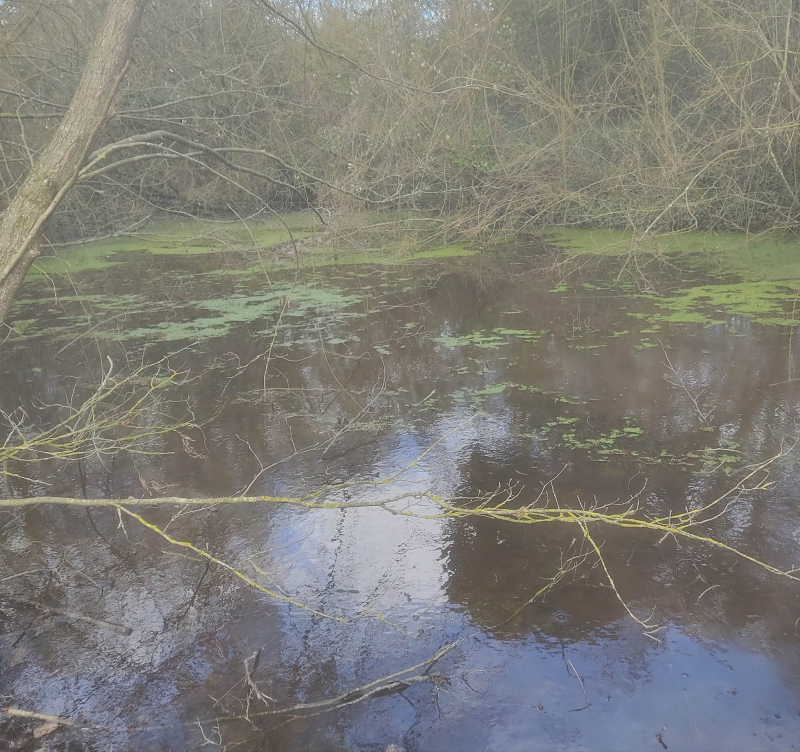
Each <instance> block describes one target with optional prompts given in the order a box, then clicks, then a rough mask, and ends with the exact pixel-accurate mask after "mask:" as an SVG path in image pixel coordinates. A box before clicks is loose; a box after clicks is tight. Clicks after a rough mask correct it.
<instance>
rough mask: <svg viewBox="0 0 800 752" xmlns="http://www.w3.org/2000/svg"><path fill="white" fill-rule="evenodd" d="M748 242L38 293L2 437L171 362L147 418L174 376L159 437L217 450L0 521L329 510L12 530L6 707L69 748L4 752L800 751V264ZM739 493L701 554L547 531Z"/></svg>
mask: <svg viewBox="0 0 800 752" xmlns="http://www.w3.org/2000/svg"><path fill="white" fill-rule="evenodd" d="M618 240H619V238H617V241H618ZM735 240H736V239H735V238H734V239H732V238H730V237H726V238H723V239H721V240H719V243H720V244H722V245H723V246H725V247H723V248H721V249H720V250H719V251H717V252H716V253H712V249H711V242H710V241H709V239H708V236H706V237H705V238H703V239H702V240H699V239H698V238H697V237H688V238H686V237H684V238H681V237H676V238H672V239H671V241H670V243H671V247H670V249H669V250H668V251H666V252H664V253H659V254H657V255H655V256H649V255H647V256H645V255H642V256H641V257H640V256H639V255H638V254H637V255H636V256H635V257H631V256H628V255H626V254H624V255H623V256H619V255H617V254H613V253H607V252H600V253H591V252H590V251H591V248H588V246H589V245H591V243H588V242H586V241H587V236H585V235H584V236H582V237H581V236H579V235H577V234H563V233H562V234H561V235H560V236H557V237H556V236H554V237H551V238H549V239H548V238H547V237H545V238H541V237H540V238H539V239H535V238H534V239H527V240H525V241H520V242H519V243H517V244H515V245H514V247H513V248H506V249H503V248H500V249H485V250H484V251H483V252H480V253H476V252H475V251H477V250H478V249H477V247H476V248H467V247H461V246H458V247H451V248H449V249H445V250H444V251H442V252H439V253H437V252H429V253H421V254H411V255H410V256H409V255H406V256H404V257H403V258H402V259H399V258H394V259H390V258H383V259H382V258H367V257H361V258H355V257H351V256H347V255H342V254H336V255H335V257H334V256H324V255H320V256H316V257H313V258H311V259H310V260H307V262H306V263H303V264H301V265H300V267H297V268H293V266H292V264H283V265H281V264H278V265H274V264H273V265H269V264H265V263H264V260H263V259H261V258H257V259H254V258H253V256H252V254H249V253H230V254H220V253H212V252H208V247H207V246H204V245H203V244H195V245H194V246H192V247H195V248H200V249H201V251H200V252H198V253H192V252H191V251H190V250H189V244H187V252H186V253H180V252H176V246H175V244H174V243H169V244H164V248H161V249H159V248H156V249H153V248H146V249H145V248H141V249H139V248H136V247H135V246H136V243H134V242H128V241H126V243H125V244H123V245H124V247H123V246H106V247H105V248H104V247H102V246H101V247H91V248H89V249H84V251H80V252H73V253H83V254H84V256H82V257H81V256H79V255H76V256H70V255H69V254H64V258H65V259H67V260H68V259H70V258H73V259H75V260H76V261H75V265H74V267H73V268H72V271H73V273H72V274H71V275H69V276H62V275H61V273H60V272H61V271H63V270H54V269H52V268H49V269H48V268H47V264H48V263H49V264H50V265H51V266H52V265H53V264H57V263H62V262H51V261H47V262H45V263H44V265H43V266H42V267H41V268H40V270H39V271H37V272H35V273H34V274H33V275H32V276H31V278H30V279H29V280H28V281H27V283H26V286H25V289H24V291H23V298H24V299H23V300H21V301H20V302H19V303H18V305H17V307H16V309H15V312H14V315H13V316H12V318H11V320H10V321H9V324H10V326H11V332H10V333H9V334H8V336H7V337H6V338H5V340H4V342H3V344H2V346H1V347H2V350H0V352H1V353H2V358H1V359H0V409H2V410H3V411H4V412H5V414H6V415H7V416H8V417H9V418H10V419H11V420H12V421H21V423H20V426H21V430H23V428H24V431H27V432H28V433H30V432H35V431H41V430H47V429H48V428H49V427H52V426H53V425H54V424H55V423H56V422H57V416H62V417H63V415H64V410H65V408H64V407H63V406H65V405H67V404H72V405H76V404H79V403H80V401H81V400H82V399H85V398H86V397H87V396H89V395H91V394H92V393H94V392H95V390H96V389H97V386H98V384H99V383H100V382H101V381H102V379H103V377H104V374H107V373H108V370H109V368H110V369H111V370H112V372H113V373H114V374H117V373H120V374H121V373H125V372H131V371H135V370H136V368H138V367H140V366H142V365H143V364H144V365H148V364H156V365H151V369H150V370H149V371H147V373H148V374H149V375H148V376H147V378H141V379H140V381H141V383H142V384H144V385H145V388H148V387H147V385H148V384H150V386H152V384H154V383H157V381H154V380H157V379H159V378H162V377H164V375H165V374H175V373H176V372H178V373H179V374H180V377H179V378H176V379H175V382H174V384H170V385H169V386H168V387H167V388H166V390H165V393H164V396H163V397H157V398H154V399H153V400H151V401H150V402H148V403H147V405H146V407H145V408H144V409H143V410H142V411H140V412H139V413H136V417H135V420H136V422H137V424H140V425H142V426H149V427H151V428H153V427H155V428H157V427H158V426H159V425H160V424H161V423H163V422H164V421H167V422H169V421H170V420H172V421H179V420H183V417H185V416H186V415H189V416H190V421H189V422H190V423H191V424H192V425H188V426H185V427H183V428H181V429H179V430H176V431H171V432H167V433H164V434H160V433H158V432H157V431H156V432H155V435H153V436H151V437H150V439H149V440H148V442H147V444H146V445H145V446H143V447H142V448H141V451H137V452H126V451H121V452H119V453H116V452H114V453H110V454H106V455H104V456H102V457H100V458H97V457H89V458H85V459H82V460H81V461H78V462H59V461H56V460H47V459H45V460H44V461H42V462H36V463H21V462H19V463H16V464H14V463H9V464H8V466H7V467H6V468H5V476H4V478H3V481H2V482H3V485H2V486H0V488H2V491H0V495H2V497H3V498H5V499H14V498H29V497H36V496H43V495H48V496H66V497H76V498H78V499H80V498H89V499H97V498H99V499H130V498H131V497H133V498H135V499H146V498H149V497H161V496H174V497H186V498H205V497H229V496H234V495H239V494H245V495H247V496H270V497H289V498H293V499H297V498H298V497H303V496H307V495H312V502H311V503H317V502H318V501H325V502H330V503H331V504H330V507H331V508H318V509H309V508H302V507H300V506H297V505H296V504H291V503H274V502H264V503H241V502H239V503H220V504H217V505H214V506H211V507H207V506H198V505H183V506H181V505H175V504H173V505H167V506H163V505H162V506H157V507H149V506H128V507H126V508H127V509H129V510H130V511H133V512H134V514H135V515H138V516H131V515H130V514H125V513H123V511H121V510H117V509H116V508H108V507H104V506H94V507H68V506H62V505H53V504H45V505H41V504H40V505H30V506H25V507H21V508H15V507H4V508H3V509H2V510H0V536H2V538H1V539H2V545H1V546H0V562H1V563H2V569H0V614H1V615H2V621H0V645H2V663H1V664H0V694H2V696H3V704H4V705H5V706H7V707H12V708H15V709H22V710H26V711H30V712H33V713H38V714H42V716H53V717H57V718H58V719H61V721H63V722H64V723H61V724H56V723H55V722H54V721H53V720H52V719H51V720H50V721H48V719H46V718H38V719H36V718H24V717H20V716H19V715H13V716H11V717H9V716H8V715H6V716H2V715H0V736H1V737H3V738H4V739H5V744H7V745H8V746H7V748H9V749H25V750H27V749H30V750H33V749H40V748H48V749H50V748H52V749H69V750H80V749H87V750H88V749H91V750H100V749H104V750H105V749H112V748H113V749H129V750H140V749H141V750H178V749H199V748H200V747H201V746H203V745H206V747H204V748H212V749H213V748H224V749H227V750H232V749H237V750H238V749H242V750H272V749H274V750H291V751H294V750H318V749H329V750H374V751H375V752H379V751H380V752H383V751H384V750H387V748H388V749H392V750H395V752H396V751H397V749H398V748H402V749H405V750H407V751H408V752H412V750H420V751H422V750H459V751H461V750H503V751H504V752H506V751H508V750H530V749H554V750H556V749H558V750H562V749H563V750H611V749H619V750H645V749H649V750H655V751H656V752H657V751H658V750H660V749H662V748H663V749H666V748H672V749H680V750H690V749H692V750H718V749H736V750H765V749H790V748H794V747H795V746H796V745H798V743H800V742H798V739H800V651H799V650H798V640H799V639H800V637H799V635H800V599H798V595H800V582H797V581H796V580H794V579H792V577H787V576H785V575H781V574H779V573H775V572H773V571H768V570H767V569H765V568H764V567H762V566H760V565H759V562H763V563H767V564H768V565H770V566H772V567H774V568H777V570H780V571H782V572H789V573H790V574H791V570H792V567H794V566H795V565H797V564H800V557H799V556H798V544H799V543H800V506H798V491H797V489H798V488H800V464H798V456H800V455H798V451H800V449H798V450H796V451H794V452H793V451H792V447H793V445H794V442H795V441H796V439H797V438H798V420H799V419H800V389H798V383H799V382H798V380H797V379H798V378H800V357H799V356H798V350H799V349H800V343H799V342H795V343H792V338H793V335H794V333H795V329H794V320H795V307H796V302H797V298H798V292H797V290H798V284H797V282H796V281H795V280H797V279H798V278H800V246H798V245H797V243H796V242H794V241H791V240H780V241H774V240H769V241H764V243H763V244H762V245H761V246H759V244H758V243H757V242H756V243H755V244H753V245H748V246H747V247H746V248H744V249H742V248H738V247H737V249H736V250H732V251H730V258H731V259H734V260H735V263H734V262H733V261H731V262H730V263H727V262H726V261H725V253H726V252H727V251H728V246H733V245H735V242H734V241H735ZM176 242H178V241H176ZM581 242H583V244H584V247H583V248H581V247H580V244H581ZM591 242H596V238H595V239H594V240H592V241H591ZM603 242H604V243H605V244H606V245H608V243H610V242H611V241H609V240H608V239H605V240H604V241H603ZM682 244H683V245H682ZM554 253H555V254H556V255H553V254H554ZM759 254H762V255H759ZM80 258H83V259H84V263H83V266H81V264H80V263H78V259H80ZM793 265H794V266H793ZM54 271H58V272H59V273H58V274H55V275H54V273H53V272H54ZM795 272H798V273H797V274H795ZM798 313H800V312H798ZM793 345H794V346H793ZM109 364H110V365H109ZM148 379H154V380H150V381H148ZM20 408H21V409H22V410H23V411H24V412H21V411H20ZM87 420H88V418H87ZM23 424H24V425H23ZM122 425H127V424H125V423H122ZM5 428H7V426H4V430H5ZM12 438H13V435H12ZM4 439H5V435H2V436H0V442H2V440H4ZM779 455H780V456H779ZM770 460H772V461H771V462H769V461H770ZM766 462H769V464H768V465H767V466H766V467H762V468H761V469H758V468H759V466H760V465H761V464H762V463H766ZM754 471H755V472H754ZM748 476H750V477H749V479H747V480H745V481H744V483H743V484H742V479H743V478H747V477H748ZM729 491H732V493H730V494H728V495H727V496H724V498H723V501H722V502H720V503H719V504H718V505H716V506H715V507H714V508H713V511H712V512H711V513H708V514H706V519H707V522H706V523H705V524H703V525H702V526H696V527H693V528H692V530H693V532H694V533H696V534H697V538H686V537H682V536H680V535H673V534H670V533H669V532H667V533H666V534H665V533H664V532H663V531H661V530H652V529H646V528H642V527H633V528H631V527H624V526H620V525H618V524H606V523H603V522H597V523H592V524H589V525H587V526H585V527H584V526H582V525H580V524H577V523H576V522H574V520H570V519H569V515H566V516H564V517H562V518H559V519H556V520H555V521H554V522H553V523H552V524H547V525H545V524H524V523H525V521H526V520H527V518H526V517H524V512H525V510H524V509H522V508H523V507H528V506H529V505H534V506H533V507H531V508H532V509H535V508H536V506H538V507H547V508H550V509H558V508H563V509H584V510H599V511H601V512H602V511H603V510H604V509H606V510H607V512H608V514H609V515H615V514H616V515H619V514H620V510H621V509H634V511H635V514H634V516H636V517H637V518H638V519H642V520H656V519H657V520H662V521H663V520H671V519H673V517H676V516H678V515H681V514H686V513H687V510H693V509H699V508H702V507H704V505H707V504H709V503H710V502H712V501H714V500H715V499H718V498H720V497H723V495H725V494H726V493H727V492H729ZM315 494H317V495H315ZM393 499H394V500H395V501H391V500H393ZM501 501H504V502H505V504H506V509H509V510H511V513H510V514H509V515H508V516H507V517H506V518H498V517H496V516H495V517H493V516H492V515H490V514H463V515H459V514H452V513H451V514H442V506H441V505H442V503H445V504H449V505H458V506H459V508H464V507H467V508H474V507H476V506H477V505H478V504H479V503H483V504H484V505H485V506H484V510H486V509H487V508H488V506H491V505H495V506H496V505H497V504H499V503H500V502H501ZM360 504H363V505H362V506H359V505H360ZM368 504H377V506H368ZM381 504H382V505H383V506H381ZM609 504H616V505H617V506H612V507H608V508H606V507H605V505H609ZM336 505H339V506H342V505H344V506H348V505H349V508H346V509H342V508H337V507H336ZM620 505H621V506H620ZM451 509H452V507H451ZM390 510H394V511H395V512H397V511H408V512H410V513H411V516H408V515H405V516H404V515H401V514H392V513H391V511H390ZM515 510H521V511H519V512H515ZM145 522H146V523H147V525H145V524H143V523H145ZM584 533H585V534H584ZM703 537H708V538H713V539H714V540H715V541H718V542H719V543H722V544H723V546H719V545H713V544H709V543H706V542H704V541H703V540H701V538H703ZM592 542H593V543H595V544H596V545H597V547H598V549H599V552H600V554H601V556H600V557H598V555H597V554H598V551H596V550H594V548H593V547H592ZM180 543H191V546H185V545H180ZM742 554H743V555H742ZM746 557H750V559H748V558H746ZM753 560H756V561H753ZM559 573H560V574H559ZM792 576H793V575H792ZM553 578H556V580H555V581H554V580H553ZM611 583H613V586H614V587H612V585H611ZM548 584H550V585H552V587H551V588H550V589H547V586H548ZM543 589H544V590H545V592H543V593H540V591H542V590H543ZM537 593H540V594H539V595H538V597H535V596H537ZM642 622H643V623H645V624H646V626H643V624H642ZM445 647H446V648H447V650H446V651H442V648H445ZM437 651H441V653H442V654H441V655H439V654H438V653H437ZM433 658H438V659H437V660H435V661H433V660H432V659H433ZM379 679H383V681H382V682H379V683H378V684H375V685H373V684H372V683H373V682H375V681H376V680H379ZM398 682H401V683H398ZM326 700H327V701H330V702H329V704H327V705H326V704H324V702H323V701H326ZM320 702H322V703H323V704H320V705H314V703H320ZM297 706H303V707H297ZM309 706H310V707H309ZM67 722H70V723H71V724H72V725H68V724H67ZM47 745H50V746H49V747H48V746H47ZM215 745H216V746H215ZM391 745H396V747H391Z"/></svg>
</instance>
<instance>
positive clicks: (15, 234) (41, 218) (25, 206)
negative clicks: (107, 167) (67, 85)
mask: <svg viewBox="0 0 800 752" xmlns="http://www.w3.org/2000/svg"><path fill="white" fill-rule="evenodd" d="M145 2H146V0H108V4H107V6H106V10H105V15H104V17H103V24H102V28H101V29H100V32H99V34H98V37H97V42H96V43H95V46H94V49H93V50H92V53H91V55H90V56H89V60H88V61H87V63H86V68H85V69H84V71H83V76H81V80H80V83H79V84H78V88H77V89H76V90H75V94H74V95H73V97H72V102H71V104H70V106H69V109H68V110H67V111H66V113H65V115H64V118H63V119H62V121H61V123H60V125H59V126H58V128H57V129H56V132H55V134H54V135H53V139H52V140H51V142H50V143H49V144H48V145H47V146H46V147H45V149H44V151H43V152H42V154H41V156H40V157H39V159H38V160H37V162H36V164H35V165H34V166H33V168H32V169H31V172H30V174H29V175H28V177H27V178H26V179H25V182H24V183H23V184H22V187H21V188H20V189H19V192H18V193H17V195H16V196H15V197H14V199H13V200H12V201H11V203H10V204H9V206H8V209H7V210H6V212H5V215H4V216H3V218H2V222H0V324H2V322H3V320H4V319H5V317H6V315H7V314H8V309H9V308H10V307H11V303H12V302H13V300H14V296H15V295H16V293H17V291H18V290H19V288H20V285H21V284H22V280H23V279H24V278H25V274H26V273H27V271H28V269H29V268H30V265H31V264H32V263H33V261H34V259H35V258H36V257H37V256H38V255H39V252H40V248H39V240H40V233H41V230H42V227H43V225H44V223H45V221H46V220H47V218H48V217H49V216H50V215H51V214H52V213H53V212H54V211H55V209H56V207H57V206H58V204H59V202H60V201H61V199H62V198H63V197H64V195H65V194H66V193H67V191H68V190H69V189H70V188H71V187H72V185H73V184H74V182H75V180H76V179H77V177H78V171H79V170H80V168H81V165H82V163H83V161H84V159H85V158H86V155H87V153H88V152H89V149H90V148H91V145H92V141H93V140H94V137H95V134H96V133H97V131H98V129H99V128H100V126H101V125H102V124H103V121H104V120H105V117H106V115H107V113H108V109H109V107H110V106H111V100H112V99H113V97H114V93H115V91H116V89H117V86H118V85H119V82H120V81H121V80H122V76H123V75H124V72H125V68H126V66H127V64H128V57H129V55H130V50H131V44H132V42H133V38H134V36H135V34H136V29H137V28H138V24H139V19H140V17H141V14H142V9H143V8H144V4H145Z"/></svg>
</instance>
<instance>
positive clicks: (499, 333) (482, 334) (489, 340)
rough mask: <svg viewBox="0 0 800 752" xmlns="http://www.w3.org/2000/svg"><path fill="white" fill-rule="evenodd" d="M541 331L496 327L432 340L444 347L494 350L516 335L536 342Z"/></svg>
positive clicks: (527, 340)
mask: <svg viewBox="0 0 800 752" xmlns="http://www.w3.org/2000/svg"><path fill="white" fill-rule="evenodd" d="M541 336H542V332H541V331H537V330H533V329H506V328H504V327H496V328H494V329H489V330H486V331H479V332H473V333H472V334H463V335H460V336H457V337H434V338H433V341H434V342H437V343H439V344H440V345H444V346H445V347H469V346H472V347H480V348H483V349H485V350H496V349H497V348H499V347H502V346H503V345H505V344H507V341H508V340H507V338H508V337H517V338H518V339H522V340H524V341H526V342H538V341H539V339H540V338H541Z"/></svg>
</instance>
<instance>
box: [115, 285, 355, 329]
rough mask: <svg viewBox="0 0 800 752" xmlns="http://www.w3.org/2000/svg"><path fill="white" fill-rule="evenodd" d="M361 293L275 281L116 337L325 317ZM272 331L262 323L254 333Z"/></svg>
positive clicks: (271, 327)
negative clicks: (180, 317) (278, 317)
mask: <svg viewBox="0 0 800 752" xmlns="http://www.w3.org/2000/svg"><path fill="white" fill-rule="evenodd" d="M360 300H361V297H360V296H358V295H350V294H346V293H344V292H342V291H341V290H338V289H335V288H315V287H308V286H304V285H296V286H291V285H279V286H275V287H273V289H271V290H268V291H262V292H258V293H250V294H242V293H239V294H233V295H229V296H226V297H222V298H209V299H207V300H202V301H198V302H196V303H193V304H192V307H193V308H194V311H193V312H192V314H191V316H190V317H188V318H186V319H184V320H170V321H161V322H159V323H156V324H153V325H149V326H148V325H144V326H140V327H137V328H135V329H130V330H127V331H125V332H122V333H120V334H119V335H118V337H117V338H119V339H140V338H146V339H149V340H154V339H155V340H159V341H165V342H174V341H177V340H183V339H206V338H209V337H219V336H221V335H224V334H227V333H228V332H230V331H231V330H232V329H233V328H234V327H236V326H239V325H241V324H248V323H252V322H256V321H258V320H259V319H264V318H267V317H274V315H276V314H278V313H281V312H282V315H283V316H287V315H291V316H297V317H306V316H311V315H312V314H313V315H314V316H315V317H316V318H315V320H316V321H317V322H319V321H320V320H325V317H326V315H330V314H336V313H338V312H341V311H342V309H344V308H347V307H349V306H352V305H354V304H356V303H358V302H359V301H360ZM272 331H274V324H273V325H272V326H270V325H268V324H264V325H263V326H262V327H258V328H257V330H256V332H255V333H260V334H267V333H270V332H272Z"/></svg>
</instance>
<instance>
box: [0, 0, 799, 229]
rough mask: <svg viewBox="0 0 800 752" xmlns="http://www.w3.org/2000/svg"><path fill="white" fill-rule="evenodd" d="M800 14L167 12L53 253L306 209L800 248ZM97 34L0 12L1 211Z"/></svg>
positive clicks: (17, 4)
mask: <svg viewBox="0 0 800 752" xmlns="http://www.w3.org/2000/svg"><path fill="white" fill-rule="evenodd" d="M795 5H798V3H797V0H739V2H733V1H730V0H580V1H578V0H491V1H490V0H485V1H484V2H481V1H479V0H428V1H423V0H335V1H333V0H299V1H298V2H292V3H289V2H276V3H270V2H267V1H266V0H203V2H198V0H153V1H152V2H151V4H150V6H149V8H148V9H147V12H146V14H145V18H144V22H143V25H142V28H141V29H140V32H139V34H138V38H137V41H136V45H135V49H134V53H133V58H132V62H131V65H130V68H129V70H128V72H127V75H126V77H125V79H124V81H123V82H122V84H121V85H120V88H119V91H118V93H117V96H116V99H115V104H114V108H113V112H112V114H111V116H110V117H109V119H108V122H107V123H106V124H105V126H104V129H103V133H102V134H100V137H101V139H102V143H104V144H105V143H116V144H118V146H117V147H115V148H114V149H113V150H111V151H109V153H107V154H95V155H91V156H90V158H89V160H88V161H87V166H86V167H85V168H84V171H83V174H82V175H81V177H80V178H79V180H78V182H77V184H76V186H75V189H74V190H73V191H71V192H70V194H69V195H68V196H67V198H66V199H65V201H64V202H63V203H62V204H61V206H60V207H59V209H58V211H57V212H56V214H55V215H54V217H53V219H52V221H51V222H50V224H49V226H48V229H47V238H48V240H50V241H52V242H56V241H63V240H67V239H73V238H76V237H91V236H96V235H102V234H104V233H106V232H110V231H113V230H118V229H120V228H125V227H135V226H137V224H136V223H140V222H143V221H144V220H145V219H146V218H148V217H151V216H159V215H161V214H163V213H165V212H169V213H173V214H175V215H176V216H179V217H187V216H220V215H224V216H233V215H238V216H241V217H246V216H252V215H256V214H258V213H263V212H265V211H266V210H267V207H268V208H269V209H271V210H278V209H293V208H300V207H305V206H309V205H311V206H315V207H318V208H325V209H330V210H331V211H334V212H336V211H339V210H348V211H349V210H359V209H370V208H375V207H384V208H392V209H394V208H397V209H421V210H427V211H431V212H435V213H436V214H437V216H440V217H441V218H442V220H443V222H445V223H446V224H447V225H448V227H449V228H450V230H451V232H453V233H458V234H461V235H463V236H465V237H472V236H475V235H478V234H483V233H510V232H516V231H518V230H519V229H520V228H524V227H530V226H532V225H534V224H538V223H555V224H572V225H582V226H588V227H630V228H634V229H635V230H637V232H640V233H644V232H651V231H656V230H658V231H665V230H677V229H688V228H701V229H749V230H759V229H763V228H768V227H784V228H795V227H797V225H798V223H799V222H800V207H798V201H797V196H798V186H800V155H798V153H797V145H796V143H797V132H798V125H799V124H800V122H799V121H800V69H798V61H797V53H798V42H799V41H800V27H799V26H798V19H797V17H796V16H797V15H800V7H795ZM101 15H102V6H101V4H99V3H97V2H95V0H37V1H36V2H31V0H6V2H3V3H2V4H0V209H2V208H4V207H5V205H7V203H8V201H9V200H10V198H11V197H12V196H13V195H14V192H15V190H16V187H17V186H18V185H19V182H20V180H21V179H23V178H24V176H25V175H26V174H27V172H28V170H29V169H30V166H31V164H32V162H33V160H34V159H35V157H36V155H37V153H38V151H39V150H40V149H41V148H42V147H43V145H44V144H46V143H47V139H48V137H49V134H50V133H51V132H52V129H53V127H54V124H55V123H56V122H57V121H58V118H59V117H60V116H61V114H62V113H63V112H64V110H65V108H66V106H67V105H68V103H69V101H70V99H71V96H72V92H73V91H74V89H75V86H76V83H77V80H78V78H79V77H80V74H81V71H82V68H83V64H84V62H85V60H86V58H87V56H88V54H89V52H90V50H91V46H92V44H93V41H94V35H95V34H96V31H97V28H98V25H99V23H100V20H101ZM125 139H129V141H128V142H127V143H126V142H125V141H124V140H125ZM120 142H122V144H121V145H119V144H120Z"/></svg>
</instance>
